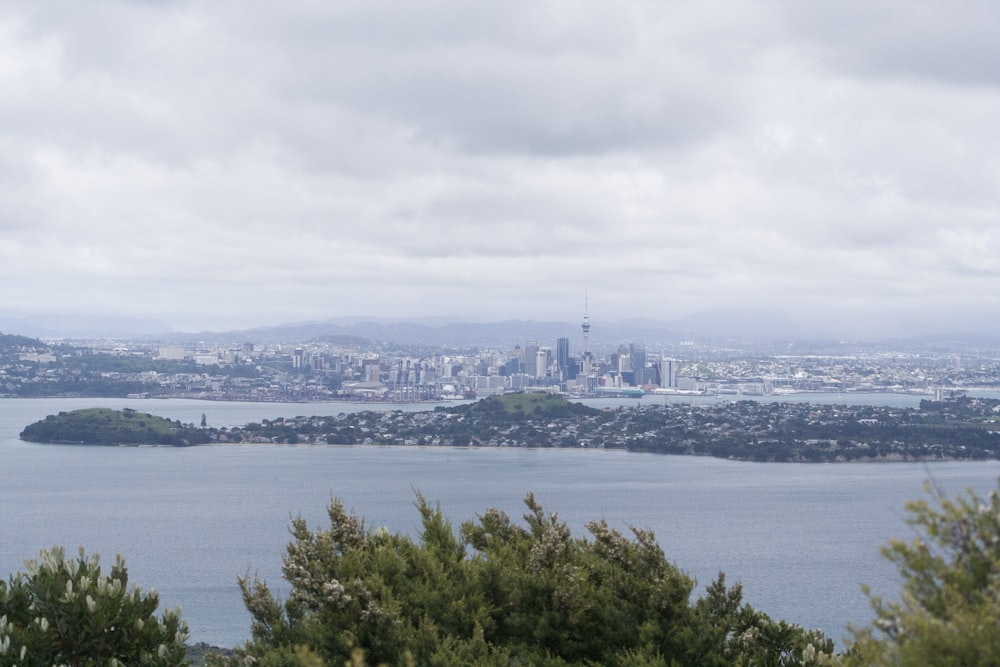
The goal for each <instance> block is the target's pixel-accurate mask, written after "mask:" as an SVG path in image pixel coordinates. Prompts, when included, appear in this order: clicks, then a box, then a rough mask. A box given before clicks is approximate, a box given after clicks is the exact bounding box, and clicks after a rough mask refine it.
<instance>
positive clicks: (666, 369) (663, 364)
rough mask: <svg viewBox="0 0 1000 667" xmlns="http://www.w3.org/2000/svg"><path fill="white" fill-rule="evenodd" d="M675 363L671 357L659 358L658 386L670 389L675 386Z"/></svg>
mask: <svg viewBox="0 0 1000 667" xmlns="http://www.w3.org/2000/svg"><path fill="white" fill-rule="evenodd" d="M676 368H677V364H675V363H674V360H673V359H660V386H661V387H663V388H665V389H672V388H673V387H676V386H677V370H676Z"/></svg>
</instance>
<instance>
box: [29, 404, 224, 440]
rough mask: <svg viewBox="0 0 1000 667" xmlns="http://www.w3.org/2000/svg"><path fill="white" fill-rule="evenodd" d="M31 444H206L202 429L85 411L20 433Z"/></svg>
mask: <svg viewBox="0 0 1000 667" xmlns="http://www.w3.org/2000/svg"><path fill="white" fill-rule="evenodd" d="M21 439H22V440H29V441H31V442H49V443H71V444H81V445H172V446H175V447H184V446H188V445H196V444H201V443H204V442H208V440H209V436H208V433H207V432H205V431H204V430H203V429H197V428H192V427H185V426H182V425H181V423H180V422H177V421H170V420H169V419H164V418H163V417H157V416H154V415H151V414H148V413H145V412H136V411H135V410H132V409H130V408H125V409H124V410H111V409H108V408H86V409H83V410H73V411H71V412H60V413H59V414H57V415H49V416H48V417H46V418H45V419H43V420H41V421H37V422H35V423H34V424H31V425H30V426H27V427H26V428H25V429H24V430H23V431H21Z"/></svg>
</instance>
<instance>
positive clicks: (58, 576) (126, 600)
mask: <svg viewBox="0 0 1000 667" xmlns="http://www.w3.org/2000/svg"><path fill="white" fill-rule="evenodd" d="M25 565H26V568H27V571H26V572H17V573H15V574H14V575H12V576H11V578H10V581H9V582H8V583H5V582H3V581H0V667H7V666H13V665H19V666H20V667H50V666H52V665H151V666H153V667H174V666H175V665H184V664H187V663H186V662H185V661H184V641H185V639H186V638H187V626H186V625H185V624H184V623H183V622H182V621H181V619H180V611H179V610H168V611H166V612H164V614H163V615H162V616H161V617H157V616H156V608H157V606H158V605H159V598H158V596H157V594H156V591H155V590H152V591H150V592H148V593H143V592H142V590H141V589H140V588H138V587H136V586H132V587H131V588H129V586H128V572H127V570H126V569H125V562H124V561H123V560H122V559H121V557H120V556H119V557H118V558H117V559H116V561H115V564H114V565H113V566H112V568H111V572H110V573H108V574H104V573H103V572H102V571H101V567H100V565H99V558H98V556H97V555H94V556H91V557H89V558H88V557H87V556H86V555H85V554H84V551H83V548H81V549H80V553H79V556H78V557H77V558H66V554H65V552H64V550H63V548H62V547H55V548H53V549H52V550H50V551H42V552H41V554H40V557H39V558H38V559H37V560H30V561H28V562H27V563H26V564H25Z"/></svg>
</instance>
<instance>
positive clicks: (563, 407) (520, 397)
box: [437, 393, 601, 422]
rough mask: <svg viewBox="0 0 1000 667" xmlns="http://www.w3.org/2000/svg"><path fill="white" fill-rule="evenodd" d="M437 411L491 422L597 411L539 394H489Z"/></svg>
mask: <svg viewBox="0 0 1000 667" xmlns="http://www.w3.org/2000/svg"><path fill="white" fill-rule="evenodd" d="M437 410H438V411H443V412H450V413H454V414H462V415H465V416H467V417H471V418H472V419H474V420H485V421H491V422H523V421H525V420H527V419H564V418H566V417H585V416H593V415H599V414H601V411H600V410H598V409H596V408H591V407H589V406H586V405H583V404H581V403H574V402H572V401H567V400H566V399H565V398H563V397H561V396H556V395H554V394H543V393H528V394H503V395H502V396H490V397H488V398H484V399H482V400H480V401H477V402H475V403H470V404H468V405H457V406H454V407H440V408H437Z"/></svg>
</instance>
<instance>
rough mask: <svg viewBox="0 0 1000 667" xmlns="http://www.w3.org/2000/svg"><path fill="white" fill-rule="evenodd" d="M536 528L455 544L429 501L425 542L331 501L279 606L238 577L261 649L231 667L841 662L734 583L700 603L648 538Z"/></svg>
mask: <svg viewBox="0 0 1000 667" xmlns="http://www.w3.org/2000/svg"><path fill="white" fill-rule="evenodd" d="M525 503H526V505H527V512H526V513H525V515H524V520H525V525H521V524H518V523H515V522H513V521H511V519H510V517H509V516H508V515H507V514H505V513H504V512H502V511H498V510H495V509H490V510H487V511H486V513H485V514H483V515H482V516H481V517H479V518H478V519H477V520H476V521H467V522H465V523H464V524H462V526H461V528H460V530H459V531H457V533H456V531H454V530H453V528H452V526H451V524H450V523H449V521H448V520H447V519H445V517H444V516H443V514H442V513H441V510H440V508H438V507H432V506H430V505H429V504H428V503H427V502H426V501H425V500H424V498H422V497H420V496H419V495H418V497H417V508H418V510H419V512H420V514H421V519H422V530H421V532H420V535H419V539H418V540H416V541H414V540H412V539H410V538H409V537H407V536H405V535H399V534H391V533H389V532H388V531H386V530H384V529H378V530H372V529H370V528H368V527H366V526H365V523H364V521H363V520H362V519H359V518H358V517H357V515H355V514H353V513H350V512H348V511H346V510H345V508H344V505H343V503H342V502H341V501H340V500H334V501H333V502H332V503H331V504H330V506H329V510H328V515H329V520H330V525H329V527H328V528H326V529H323V530H316V531H313V530H310V529H309V528H308V527H307V526H306V523H305V522H304V520H302V519H296V520H295V521H294V522H293V523H292V535H293V539H292V541H291V542H290V543H289V545H288V549H287V554H286V556H285V558H284V565H283V573H284V576H285V578H286V579H287V580H288V581H289V583H291V593H290V594H289V596H288V598H287V599H286V600H285V601H284V602H283V603H282V602H281V601H279V600H278V599H277V598H275V597H274V596H273V595H272V594H271V592H270V590H269V589H268V586H267V584H266V583H265V582H262V581H260V580H258V579H257V578H256V577H253V578H251V577H249V576H246V577H242V578H240V586H241V588H242V590H243V596H244V600H245V603H246V606H247V609H248V610H249V611H250V614H251V616H252V619H253V620H252V628H251V631H252V639H251V641H249V642H248V643H247V644H246V645H245V646H243V647H241V648H240V649H239V650H238V651H237V652H236V655H235V656H234V657H233V658H231V659H230V661H229V664H232V665H236V664H244V663H243V661H245V660H246V659H247V658H250V659H252V660H254V661H256V663H255V664H259V665H267V666H279V665H297V664H302V663H301V660H302V659H303V657H309V656H311V657H312V658H316V659H321V660H323V661H324V663H325V664H328V665H343V664H345V662H346V661H349V660H352V659H354V660H358V656H359V653H360V654H363V655H364V659H365V660H366V661H368V663H369V664H390V665H405V664H418V665H442V666H444V665H497V666H500V665H503V666H505V667H508V666H509V665H553V666H555V665H622V666H626V665H629V666H634V667H639V666H640V665H648V666H653V665H662V666H664V667H666V666H667V665H671V666H673V665H678V666H683V665H692V666H694V665H697V666H698V667H703V666H709V667H711V666H712V665H718V666H722V665H727V666H728V665H740V664H743V665H793V664H795V665H800V664H801V665H811V664H819V662H818V661H819V660H820V659H821V658H822V657H823V656H825V655H828V654H831V653H832V651H833V643H832V642H831V641H830V640H829V639H827V638H826V637H824V636H823V635H822V634H820V633H818V632H806V631H804V630H803V629H802V628H800V627H798V626H794V625H790V624H787V623H782V622H777V623H776V622H772V621H771V619H770V618H768V617H767V615H766V614H763V613H762V612H759V611H757V610H754V609H752V608H751V607H749V606H747V605H742V601H741V597H742V595H741V590H740V587H739V586H738V585H737V586H734V587H727V586H726V584H725V580H724V577H722V576H721V575H720V577H719V579H718V580H717V581H716V582H714V583H713V584H712V585H711V586H709V587H708V589H707V591H706V593H705V595H704V596H703V597H702V598H701V599H699V600H697V601H696V602H694V603H692V602H691V593H692V590H693V587H694V581H693V580H692V579H691V578H690V577H688V576H687V575H686V574H684V573H683V572H682V571H680V570H679V569H678V568H677V567H676V566H674V565H672V564H671V563H669V562H668V561H667V560H666V558H665V556H664V553H663V551H662V550H661V549H660V547H659V545H658V544H657V542H656V540H655V539H654V536H653V534H652V533H650V532H648V531H643V530H638V529H633V530H632V535H631V537H626V536H625V535H622V534H620V533H619V532H617V531H615V530H613V529H612V528H611V527H609V526H608V525H607V523H605V522H604V521H594V522H591V523H590V524H588V526H587V528H588V530H589V537H588V538H586V539H585V538H574V537H573V536H572V535H571V533H570V530H569V528H568V527H567V526H566V524H565V523H563V522H561V521H560V520H559V518H558V517H557V516H556V515H555V514H547V513H546V512H545V511H543V509H542V507H541V506H540V505H539V504H538V503H537V502H536V501H535V499H534V497H533V496H532V495H530V494H529V495H528V497H527V499H526V500H525Z"/></svg>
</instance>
